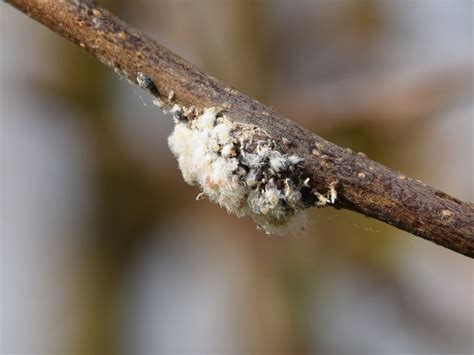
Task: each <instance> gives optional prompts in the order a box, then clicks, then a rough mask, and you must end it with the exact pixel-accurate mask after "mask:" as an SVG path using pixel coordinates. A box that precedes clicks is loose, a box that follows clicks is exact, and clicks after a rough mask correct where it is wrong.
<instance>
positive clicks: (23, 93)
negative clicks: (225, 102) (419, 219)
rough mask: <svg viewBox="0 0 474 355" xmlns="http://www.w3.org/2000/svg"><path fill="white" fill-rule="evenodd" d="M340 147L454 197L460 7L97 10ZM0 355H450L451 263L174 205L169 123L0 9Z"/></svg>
mask: <svg viewBox="0 0 474 355" xmlns="http://www.w3.org/2000/svg"><path fill="white" fill-rule="evenodd" d="M99 3H101V4H102V5H104V6H106V7H108V8H110V9H111V10H112V11H113V12H115V13H116V14H117V15H119V16H120V17H122V18H123V19H124V20H126V21H127V22H129V23H131V24H133V25H135V26H136V27H138V28H139V29H140V30H142V31H144V32H146V33H148V34H149V35H151V36H152V37H153V38H155V39H157V40H158V41H159V42H160V43H162V44H163V45H165V46H167V47H168V48H170V49H171V50H173V51H175V52H177V53H178V54H180V55H182V56H183V57H185V58H187V59H189V60H190V61H192V62H194V63H195V64H197V65H198V66H199V67H200V68H202V69H203V70H205V71H207V72H209V73H210V74H212V75H214V76H216V77H217V78H219V79H221V80H223V81H224V82H226V83H228V84H230V85H231V86H234V87H236V88H237V89H239V90H241V91H243V92H244V93H246V94H249V95H251V96H254V97H256V98H257V99H259V100H260V101H262V102H264V103H266V104H268V105H271V106H274V107H275V108H276V109H277V110H279V111H280V112H282V113H284V114H285V115H287V116H288V117H290V118H292V119H293V120H294V121H296V122H298V123H299V124H301V125H303V126H305V127H306V128H308V129H310V130H312V131H314V132H316V133H318V134H320V135H321V136H323V137H324V138H326V139H329V140H331V141H333V142H335V143H337V144H339V145H341V146H344V147H350V148H351V149H353V150H354V151H362V152H364V153H366V154H367V155H368V156H369V157H370V158H372V159H375V160H377V161H379V162H381V163H383V164H386V165H388V166H390V167H392V168H394V169H396V170H400V171H402V172H403V173H405V174H407V175H409V176H412V177H414V178H417V179H421V180H422V181H423V182H425V183H427V184H429V185H432V186H435V187H437V188H439V189H442V190H444V191H446V192H448V193H450V194H452V195H454V196H455V197H458V198H460V199H463V200H474V189H473V183H472V175H473V166H472V164H473V160H472V152H473V146H472V137H473V117H474V111H473V110H474V109H473V100H472V98H473V80H472V79H473V77H472V73H473V71H472V69H473V67H472V63H473V62H472V60H473V57H474V54H473V2H472V1H471V0H344V1H343V0H338V1H330V0H296V1H290V0H288V1H284V0H279V1H278V0H273V1H270V0H220V1H219V0H196V1H192V0H174V1H172V0H167V1H151V0H137V1H125V0H114V1H112V0H111V1H105V0H104V1H100V2H99ZM0 12H1V35H0V38H1V92H0V103H1V105H0V107H1V111H0V115H1V298H0V304H1V327H2V328H1V346H0V352H1V353H3V354H19V353H22V354H26V353H35V354H40V353H42V354H44V353H55V354H66V353H67V354H101V355H107V354H205V353H222V354H243V353H250V352H252V353H256V354H257V353H259V354H277V353H293V354H471V353H473V351H474V348H473V346H474V345H473V334H474V320H473V314H474V304H473V298H474V297H473V296H474V291H473V281H474V277H473V264H472V261H471V260H470V259H468V258H466V257H463V256H461V255H457V254H455V253H453V252H450V251H448V250H446V249H443V248H441V247H437V246H435V245H434V244H431V243H428V242H425V241H423V240H421V239H419V238H416V237H413V236H411V235H409V234H407V233H404V232H401V231H399V230H397V229H395V228H392V227H389V226H387V225H384V224H382V223H380V222H377V221H375V220H372V219H368V218H364V217H362V216H360V215H356V214H354V213H351V212H347V211H336V210H333V209H331V208H325V209H312V210H311V211H309V216H310V218H309V219H310V226H309V228H308V230H307V232H306V233H305V235H303V236H287V237H283V238H281V237H271V236H267V235H265V234H264V233H262V232H260V231H258V230H257V229H256V227H255V225H254V223H253V222H252V221H251V220H249V219H238V218H236V217H235V216H230V215H227V213H226V212H225V211H224V210H222V209H220V208H219V207H217V206H216V205H213V204H211V203H209V202H208V201H207V200H201V201H195V197H196V195H197V194H198V192H199V191H198V190H197V189H196V188H194V187H190V186H188V185H186V184H185V183H184V182H183V180H182V178H181V174H180V171H179V170H178V169H177V163H176V161H175V160H174V158H173V157H172V155H171V154H170V152H169V149H168V147H167V140H166V139H167V136H168V135H169V133H170V132H171V130H172V120H171V119H170V117H165V116H163V115H162V114H161V112H160V111H159V110H158V109H157V108H156V107H154V106H153V105H152V104H151V100H150V98H149V97H148V96H147V95H146V94H145V93H144V92H142V91H140V90H138V89H137V88H134V87H131V86H130V85H129V84H128V83H127V81H126V80H120V79H119V77H118V76H117V75H115V74H114V73H113V72H112V71H111V70H109V69H107V68H105V67H104V66H103V65H102V64H100V63H99V62H98V61H97V60H95V59H93V58H91V57H90V56H88V55H87V54H86V53H85V52H83V51H82V50H81V49H79V48H77V47H75V46H74V45H72V44H70V43H68V42H67V41H66V40H64V39H62V38H60V37H59V36H58V35H56V34H54V33H52V32H50V31H49V30H48V29H46V28H45V27H43V26H40V25H39V24H37V23H35V22H33V21H32V20H30V19H28V18H27V17H26V16H25V15H24V14H21V13H19V12H18V11H16V10H15V9H13V8H12V7H10V6H7V5H6V4H1V5H0Z"/></svg>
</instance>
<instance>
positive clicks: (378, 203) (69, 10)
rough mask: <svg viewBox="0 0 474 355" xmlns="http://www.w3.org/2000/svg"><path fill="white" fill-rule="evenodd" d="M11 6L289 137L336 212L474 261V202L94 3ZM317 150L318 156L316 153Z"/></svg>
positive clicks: (105, 55) (203, 102) (118, 64)
mask: <svg viewBox="0 0 474 355" xmlns="http://www.w3.org/2000/svg"><path fill="white" fill-rule="evenodd" d="M7 2H9V3H11V4H13V5H14V6H16V7H17V8H19V9H20V10H22V11H23V12H25V13H27V14H28V15H29V16H31V17H33V18H35V19H36V20H38V21H39V22H42V23H43V24H45V25H47V26H48V27H50V28H51V29H53V30H54V31H56V32H58V33H60V34H62V35H63V36H65V37H67V38H68V39H70V40H71V41H73V42H74V43H76V44H78V45H80V46H81V47H82V48H84V49H85V50H87V51H88V52H89V53H91V54H92V55H94V56H95V57H97V58H98V59H100V60H101V61H102V62H104V63H105V64H107V65H109V66H111V67H113V68H114V69H115V70H116V71H117V72H119V73H121V74H122V75H125V76H127V77H128V78H129V79H130V80H132V81H133V82H136V78H137V74H138V73H139V72H142V73H145V74H146V75H147V76H149V77H150V78H151V79H152V80H153V82H154V83H155V85H156V86H157V87H158V95H161V96H164V97H167V96H168V95H169V93H170V92H171V91H172V92H174V94H175V95H174V99H175V100H176V102H177V103H179V104H180V105H182V106H188V107H189V106H195V107H197V108H198V109H202V108H204V107H209V106H216V107H219V108H221V109H222V111H223V112H224V113H226V114H228V115H229V117H231V119H233V120H236V121H242V122H246V123H251V124H255V125H257V126H260V127H262V128H263V129H264V130H266V131H267V132H269V133H270V134H271V135H272V136H273V137H274V138H275V139H276V140H279V141H283V140H282V138H283V137H285V138H287V139H289V140H290V142H292V143H293V144H292V145H290V147H286V146H285V145H283V144H282V143H280V149H281V150H283V151H285V152H286V153H296V154H298V155H299V156H301V157H303V158H304V161H303V165H304V167H303V168H304V171H305V173H306V174H307V176H310V177H311V183H312V185H311V188H312V190H311V195H312V192H315V191H317V192H320V193H324V192H325V191H326V190H327V186H329V185H330V184H331V183H333V182H337V186H338V188H337V190H338V200H337V201H336V203H335V207H337V208H346V209H350V210H353V211H356V212H359V213H362V214H364V215H366V216H370V217H374V218H377V219H379V220H381V221H384V222H387V223H389V224H391V225H394V226H396V227H398V228H400V229H403V230H406V231H409V232H410V233H412V234H415V235H418V236H421V237H423V238H425V239H427V240H430V241H433V242H435V243H437V244H440V245H442V246H444V247H447V248H449V249H451V250H454V251H456V252H459V253H462V254H464V255H467V256H470V257H473V256H474V222H473V220H474V209H473V206H472V204H470V203H466V202H462V201H459V200H457V199H455V198H453V197H451V196H449V195H447V194H446V193H444V192H441V191H438V190H435V189H433V188H430V187H428V186H426V185H425V184H423V183H421V182H419V181H416V180H413V179H410V178H407V177H406V176H404V175H403V174H400V173H397V172H394V171H392V170H390V169H388V168H386V167H384V166H382V165H380V164H378V163H375V162H373V161H370V160H369V159H367V158H366V157H364V156H363V155H361V154H354V153H352V152H351V151H349V150H345V149H343V148H340V147H338V146H336V145H334V144H332V143H330V142H327V141H325V140H323V139H322V138H320V137H318V136H316V135H314V134H312V133H310V132H309V131H307V130H305V129H303V128H301V127H299V126H297V125H296V124H294V123H292V122H291V121H289V120H287V119H286V118H284V117H283V116H281V115H279V114H278V113H276V112H275V111H273V110H272V109H270V108H268V107H266V106H264V105H262V104H260V103H259V102H257V101H254V100H252V99H251V98H249V97H247V96H245V95H242V94H240V93H238V92H237V91H236V90H233V89H230V88H229V87H227V86H225V85H224V84H222V83H220V82H218V81H217V80H215V79H214V78H212V77H210V76H208V75H206V74H205V73H203V72H201V71H199V70H198V69H197V68H195V67H194V66H193V65H191V64H189V63H188V62H186V61H184V60H182V59H181V58H179V57H178V56H176V55H175V54H173V53H171V52H170V51H168V50H167V49H166V48H164V47H162V46H161V45H159V44H158V43H156V42H155V41H153V40H151V39H150V38H148V37H146V36H145V35H143V34H141V33H139V32H138V31H136V30H134V29H133V28H131V27H129V26H128V25H126V24H125V23H123V22H122V21H120V20H118V19H116V18H115V17H113V16H112V15H110V14H109V13H108V12H107V11H106V10H103V9H101V8H98V7H95V5H93V4H92V3H91V2H89V1H87V2H86V1H84V2H80V1H61V2H58V1H52V0H45V1H35V0H33V1H26V0H8V1H7ZM290 101H291V100H290ZM295 101H296V100H295ZM395 104H396V102H395ZM302 105H303V106H304V104H302ZM369 106H370V105H369ZM374 107H375V108H374V109H372V112H375V113H376V112H377V108H376V105H375V106H374ZM313 111H314V110H313ZM440 149H442V147H440ZM315 150H316V153H317V154H314V153H313V152H314V151H315ZM313 199H314V197H313ZM308 200H311V196H308Z"/></svg>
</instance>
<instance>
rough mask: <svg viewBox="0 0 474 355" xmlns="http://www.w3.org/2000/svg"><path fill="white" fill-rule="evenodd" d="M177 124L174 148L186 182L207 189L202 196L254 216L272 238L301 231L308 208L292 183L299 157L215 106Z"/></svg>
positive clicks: (171, 137)
mask: <svg viewBox="0 0 474 355" xmlns="http://www.w3.org/2000/svg"><path fill="white" fill-rule="evenodd" d="M175 121H176V125H175V128H174V131H173V132H172V134H171V136H170V137H169V140H168V142H169V146H170V148H171V151H172V152H173V154H174V155H175V156H176V158H177V160H178V164H179V168H180V169H181V172H182V174H183V178H184V180H185V181H186V182H187V183H188V184H190V185H197V186H199V188H200V189H201V190H202V193H201V194H200V195H199V196H203V195H204V196H207V197H208V198H209V199H210V200H211V201H213V202H216V203H218V204H219V205H221V206H222V207H225V208H226V209H227V211H229V212H230V213H233V214H235V215H237V216H239V217H243V216H250V217H252V218H253V220H254V221H255V222H256V223H257V225H258V226H259V227H261V228H262V229H264V230H265V231H266V232H267V233H270V234H284V233H286V232H287V230H288V229H292V230H293V229H294V228H295V227H296V226H300V227H301V224H302V223H301V222H302V221H301V220H302V219H304V218H302V217H303V216H302V215H301V213H300V212H301V211H302V210H303V209H305V208H306V207H305V206H304V204H303V201H302V198H301V197H302V194H301V189H300V188H299V187H298V185H297V184H295V183H294V181H293V180H292V179H291V171H292V170H293V169H294V166H295V165H296V164H298V163H299V162H300V161H301V159H300V158H299V157H297V156H295V155H290V156H288V155H285V154H282V153H280V152H279V151H277V150H275V149H274V144H273V142H272V140H271V139H270V137H269V136H268V135H267V134H266V133H265V132H264V131H262V130H261V129H259V128H257V127H255V126H252V125H247V124H243V123H237V122H231V121H230V120H229V119H228V118H227V117H226V116H223V115H220V114H219V112H218V111H217V110H216V109H215V108H213V107H211V108H206V109H204V111H203V113H202V114H201V115H200V116H198V117H197V118H195V119H193V120H191V121H187V120H178V119H176V120H175Z"/></svg>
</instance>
